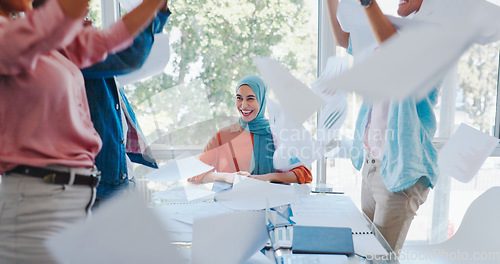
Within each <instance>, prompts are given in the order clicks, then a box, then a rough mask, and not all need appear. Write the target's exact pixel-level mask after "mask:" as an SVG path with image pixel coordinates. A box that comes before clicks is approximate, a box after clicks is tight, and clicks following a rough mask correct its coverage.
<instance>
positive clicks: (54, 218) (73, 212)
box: [0, 173, 95, 264]
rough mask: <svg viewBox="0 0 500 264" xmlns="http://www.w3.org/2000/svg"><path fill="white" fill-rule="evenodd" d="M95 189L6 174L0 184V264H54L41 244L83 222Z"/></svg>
mask: <svg viewBox="0 0 500 264" xmlns="http://www.w3.org/2000/svg"><path fill="white" fill-rule="evenodd" d="M94 196H95V188H91V187H89V186H84V185H57V184H51V183H45V182H44V181H43V180H42V179H41V178H36V177H30V176H24V175H22V174H16V173H7V175H3V177H2V182H1V183H0V263H2V264H12V263H16V264H17V263H37V264H38V263H56V261H55V260H54V259H53V258H52V257H51V255H50V253H49V252H48V250H47V249H46V247H45V245H44V241H45V240H46V239H47V238H48V237H50V236H52V235H54V234H56V233H57V232H59V231H61V230H62V229H64V228H65V227H67V226H68V225H70V224H71V223H74V222H75V221H78V220H80V219H84V218H85V217H86V216H87V213H88V211H87V209H88V208H90V206H89V205H91V202H92V201H93V199H94V198H95V197H94Z"/></svg>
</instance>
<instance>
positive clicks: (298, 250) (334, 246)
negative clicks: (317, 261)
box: [292, 225, 354, 255]
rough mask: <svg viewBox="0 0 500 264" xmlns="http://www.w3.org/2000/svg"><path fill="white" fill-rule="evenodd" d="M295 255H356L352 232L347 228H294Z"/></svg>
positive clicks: (293, 246) (293, 244)
mask: <svg viewBox="0 0 500 264" xmlns="http://www.w3.org/2000/svg"><path fill="white" fill-rule="evenodd" d="M292 241H293V242H292V252H293V253H294V254H344V255H352V254H354V244H353V240H352V230H351V229H350V228H347V227H322V226H300V225H295V226H293V240H292Z"/></svg>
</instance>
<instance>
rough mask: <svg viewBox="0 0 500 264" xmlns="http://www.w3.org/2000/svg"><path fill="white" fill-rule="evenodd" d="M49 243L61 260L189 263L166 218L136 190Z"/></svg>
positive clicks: (75, 261) (77, 261) (66, 261)
mask: <svg viewBox="0 0 500 264" xmlns="http://www.w3.org/2000/svg"><path fill="white" fill-rule="evenodd" d="M46 245H47V246H48V248H49V250H50V252H51V253H52V254H53V256H54V257H56V258H57V259H58V261H59V262H60V263H72V264H79V263H81V264H87V263H95V264H99V263H102V264H108V263H122V264H136V263H185V262H184V261H183V260H182V259H181V257H180V255H179V253H178V252H177V249H176V248H175V247H174V246H173V245H172V244H171V240H170V239H169V235H168V233H167V232H166V231H165V229H164V228H163V224H162V222H161V221H160V220H159V219H158V218H157V217H156V216H155V214H154V213H153V212H152V211H151V210H150V209H148V208H147V207H146V205H145V203H144V202H143V201H142V200H141V197H140V196H139V195H138V194H136V193H132V194H130V195H128V196H121V195H120V196H116V198H115V199H112V200H110V201H109V202H107V203H104V204H102V205H101V207H100V208H99V210H97V211H96V212H95V213H94V214H93V215H92V217H91V218H90V219H89V220H87V221H84V222H79V223H76V224H74V225H72V226H70V227H69V228H67V229H66V230H64V231H63V232H61V233H59V234H57V235H55V236H53V237H51V238H49V239H48V240H47V242H46ZM124 246H127V247H129V248H130V249H133V250H123V249H124V248H123V247H124Z"/></svg>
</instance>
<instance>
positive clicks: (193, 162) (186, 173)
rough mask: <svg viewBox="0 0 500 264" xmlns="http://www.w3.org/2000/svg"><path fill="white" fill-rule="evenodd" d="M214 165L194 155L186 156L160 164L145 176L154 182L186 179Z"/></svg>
mask: <svg viewBox="0 0 500 264" xmlns="http://www.w3.org/2000/svg"><path fill="white" fill-rule="evenodd" d="M213 168H214V167H212V166H210V165H207V164H205V163H203V162H202V161H201V160H199V159H198V158H196V157H194V156H190V157H187V158H181V159H175V160H172V161H170V162H169V163H167V164H165V165H163V166H161V167H160V168H159V169H157V170H154V171H153V172H151V173H148V174H146V176H145V177H146V178H147V179H149V180H150V181H155V182H169V181H177V180H180V179H187V178H191V177H194V176H197V175H200V174H202V173H205V172H207V171H210V170H212V169H213Z"/></svg>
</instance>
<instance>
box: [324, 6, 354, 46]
mask: <svg viewBox="0 0 500 264" xmlns="http://www.w3.org/2000/svg"><path fill="white" fill-rule="evenodd" d="M327 5H328V14H329V16H330V25H331V26H332V30H333V34H334V36H335V40H336V41H337V45H339V46H341V47H344V48H346V49H347V47H348V46H349V33H348V32H345V31H344V30H343V29H342V28H341V27H340V24H339V20H338V19H337V7H338V5H339V0H328V1H327Z"/></svg>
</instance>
